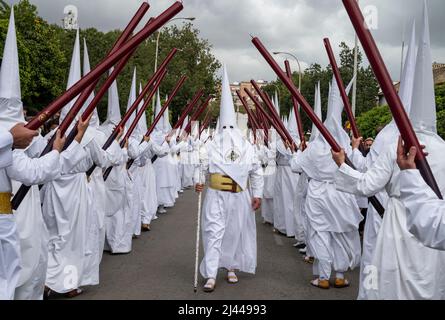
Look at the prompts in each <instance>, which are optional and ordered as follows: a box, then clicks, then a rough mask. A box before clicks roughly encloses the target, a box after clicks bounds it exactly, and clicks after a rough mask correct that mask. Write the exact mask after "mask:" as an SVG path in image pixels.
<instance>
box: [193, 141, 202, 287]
mask: <svg viewBox="0 0 445 320" xmlns="http://www.w3.org/2000/svg"><path fill="white" fill-rule="evenodd" d="M198 162H199V183H201V181H202V177H201V175H202V165H201V162H200V159H199V149H198ZM201 203H202V191H201V192H200V193H199V195H198V216H197V219H196V220H197V222H196V223H197V225H196V246H195V280H194V283H193V288H194V289H193V290H194V292H195V293H196V292H198V263H199V236H200V233H201Z"/></svg>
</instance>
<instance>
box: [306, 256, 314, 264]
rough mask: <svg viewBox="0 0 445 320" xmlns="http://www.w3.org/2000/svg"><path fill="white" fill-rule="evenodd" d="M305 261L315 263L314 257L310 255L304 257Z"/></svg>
mask: <svg viewBox="0 0 445 320" xmlns="http://www.w3.org/2000/svg"><path fill="white" fill-rule="evenodd" d="M303 261H304V262H306V263H309V264H313V263H314V257H308V256H304V257H303Z"/></svg>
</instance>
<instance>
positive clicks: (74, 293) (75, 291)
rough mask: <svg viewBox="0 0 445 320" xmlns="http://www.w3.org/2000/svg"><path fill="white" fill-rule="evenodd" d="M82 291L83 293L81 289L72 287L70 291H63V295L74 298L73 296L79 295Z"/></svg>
mask: <svg viewBox="0 0 445 320" xmlns="http://www.w3.org/2000/svg"><path fill="white" fill-rule="evenodd" d="M82 293H83V290H82V289H74V290H71V291H70V292H67V293H64V294H63V295H64V296H65V297H66V298H70V299H71V298H75V297H77V296H79V295H81V294H82Z"/></svg>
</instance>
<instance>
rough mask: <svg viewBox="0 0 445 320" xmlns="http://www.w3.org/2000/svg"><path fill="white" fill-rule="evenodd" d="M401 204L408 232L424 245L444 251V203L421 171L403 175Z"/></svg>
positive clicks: (410, 171)
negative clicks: (403, 208) (426, 181)
mask: <svg viewBox="0 0 445 320" xmlns="http://www.w3.org/2000/svg"><path fill="white" fill-rule="evenodd" d="M442 196H443V195H442ZM400 200H401V201H402V203H403V204H404V206H405V208H406V213H407V224H408V230H409V231H410V232H411V233H412V234H413V235H414V236H415V237H416V238H417V239H418V240H419V241H420V242H422V244H423V245H425V246H427V247H429V248H433V249H438V250H445V201H443V200H439V198H438V197H437V195H436V194H435V193H434V192H433V190H432V189H431V188H430V187H429V186H428V185H427V184H426V183H425V181H424V180H423V178H422V176H421V175H420V172H419V171H418V170H405V171H402V172H401V173H400Z"/></svg>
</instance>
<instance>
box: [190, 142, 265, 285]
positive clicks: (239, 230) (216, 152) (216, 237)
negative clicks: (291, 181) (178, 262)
mask: <svg viewBox="0 0 445 320" xmlns="http://www.w3.org/2000/svg"><path fill="white" fill-rule="evenodd" d="M217 140H218V139H216V141H217ZM214 141H215V140H214ZM243 145H244V146H239V148H238V151H239V152H240V153H241V154H242V155H241V157H239V158H238V159H237V160H235V162H233V163H227V162H226V161H225V160H224V158H223V155H222V154H221V153H220V151H221V148H219V147H218V146H217V143H214V142H213V141H212V143H209V144H207V145H206V146H204V147H202V148H201V151H200V160H201V162H202V167H201V168H200V167H197V168H196V170H195V175H194V181H195V182H199V181H201V182H203V181H204V174H205V173H206V172H209V173H210V174H213V173H219V174H226V175H229V176H230V177H232V179H234V180H235V181H237V183H238V184H239V185H240V187H241V188H242V189H243V191H242V192H239V193H231V192H224V191H218V190H213V189H210V188H209V189H208V191H207V193H206V195H205V199H204V203H203V207H202V209H203V211H202V237H203V246H204V257H203V260H202V262H201V265H200V272H201V275H202V276H203V277H204V278H214V279H216V275H217V272H218V269H219V268H226V269H230V270H231V269H233V270H239V271H242V272H248V273H255V270H256V263H257V247H256V225H255V213H254V212H253V210H252V207H251V198H252V197H257V198H261V197H262V194H263V184H264V182H263V178H262V172H261V166H260V164H259V161H258V160H257V158H256V155H255V152H254V150H253V147H252V146H251V145H250V144H248V143H247V142H245V143H244V144H243ZM244 148H245V149H244ZM243 149H244V150H243ZM201 169H202V172H200V171H201ZM248 180H249V181H250V190H249V188H248V187H247V181H248Z"/></svg>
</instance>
